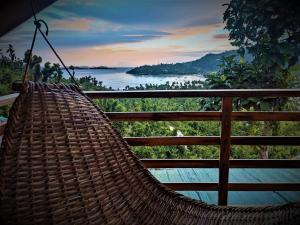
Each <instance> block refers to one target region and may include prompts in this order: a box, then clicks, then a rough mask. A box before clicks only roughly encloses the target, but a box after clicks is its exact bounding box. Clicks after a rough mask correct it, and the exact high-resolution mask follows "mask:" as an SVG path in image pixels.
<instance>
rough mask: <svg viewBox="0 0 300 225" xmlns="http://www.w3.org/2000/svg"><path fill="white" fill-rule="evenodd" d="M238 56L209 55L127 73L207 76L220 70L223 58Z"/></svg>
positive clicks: (147, 66)
mask: <svg viewBox="0 0 300 225" xmlns="http://www.w3.org/2000/svg"><path fill="white" fill-rule="evenodd" d="M233 54H237V52H236V50H229V51H225V52H221V53H208V54H206V55H204V56H203V57H201V58H199V59H196V60H193V61H190V62H184V63H175V64H158V65H144V66H139V67H135V68H133V69H131V70H129V71H127V72H126V73H128V74H133V75H164V74H180V75H185V74H205V73H209V72H214V71H217V70H218V64H219V63H220V60H221V59H222V57H226V56H229V55H233Z"/></svg>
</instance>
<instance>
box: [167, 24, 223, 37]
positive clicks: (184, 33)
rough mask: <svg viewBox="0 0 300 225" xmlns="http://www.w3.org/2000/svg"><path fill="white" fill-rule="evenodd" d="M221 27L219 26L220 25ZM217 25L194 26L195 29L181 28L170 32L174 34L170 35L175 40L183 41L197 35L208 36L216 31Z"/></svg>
mask: <svg viewBox="0 0 300 225" xmlns="http://www.w3.org/2000/svg"><path fill="white" fill-rule="evenodd" d="M218 26H219V24H218ZM216 27H217V26H216V24H211V25H205V26H194V27H186V28H179V29H173V30H170V31H169V32H170V33H172V35H170V38H173V39H183V38H186V37H190V36H196V35H201V34H203V35H207V34H208V33H211V32H212V31H214V30H215V29H216Z"/></svg>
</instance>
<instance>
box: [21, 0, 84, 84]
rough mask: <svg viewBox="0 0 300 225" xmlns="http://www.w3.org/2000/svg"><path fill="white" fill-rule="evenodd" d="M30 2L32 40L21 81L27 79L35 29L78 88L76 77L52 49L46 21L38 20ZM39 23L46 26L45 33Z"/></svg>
mask: <svg viewBox="0 0 300 225" xmlns="http://www.w3.org/2000/svg"><path fill="white" fill-rule="evenodd" d="M30 3H31V9H32V14H33V17H34V25H35V30H34V34H33V38H32V42H31V47H30V50H29V57H28V59H27V62H26V67H25V72H24V74H23V79H22V81H23V83H24V82H25V81H26V80H27V79H28V71H29V65H30V63H31V58H32V50H33V48H34V44H35V40H36V34H37V31H39V32H40V34H41V35H42V37H43V38H44V40H45V41H46V43H47V44H48V45H49V47H50V48H51V50H52V51H53V53H54V54H55V56H56V57H57V58H58V60H59V61H60V63H61V64H62V65H63V67H64V69H65V70H66V71H67V72H68V74H69V76H70V78H71V80H72V81H73V82H74V84H75V85H76V86H77V87H78V88H79V84H78V83H77V81H76V79H75V77H74V74H71V72H70V70H69V69H68V68H67V66H66V65H65V63H64V62H63V61H62V59H61V57H60V56H59V55H58V53H57V52H56V50H55V49H54V47H53V45H52V44H51V43H50V41H49V40H48V38H47V36H48V33H49V29H48V25H47V23H46V22H45V21H44V20H41V19H39V20H38V19H37V18H36V14H35V10H34V7H33V3H32V0H31V1H30ZM41 23H43V24H44V25H45V27H46V32H45V33H44V32H43V31H42V30H41Z"/></svg>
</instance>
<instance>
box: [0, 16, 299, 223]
mask: <svg viewBox="0 0 300 225" xmlns="http://www.w3.org/2000/svg"><path fill="white" fill-rule="evenodd" d="M35 24H36V31H37V29H38V30H40V23H39V21H37V20H36V19H35ZM36 31H35V34H36ZM40 32H41V33H42V31H40ZM42 34H43V33H42ZM43 36H44V35H43ZM34 37H35V35H34ZM34 39H35V38H34ZM33 43H34V41H33ZM48 44H49V43H48ZM32 47H33V45H32ZM31 51H32V48H31ZM59 59H60V58H59ZM63 65H64V64H63ZM26 71H27V69H26ZM25 75H26V72H25ZM24 78H26V76H24ZM0 160H1V161H0V173H1V174H0V224H1V225H7V224H12V225H18V224H43V225H44V224H79V225H83V224H97V225H193V224H195V225H196V224H197V225H198V224H203V225H212V224H213V225H221V224H222V225H223V224H227V225H239V224H241V225H275V224H276V225H279V224H282V225H291V224H295V225H296V224H299V223H298V221H299V220H300V205H299V204H288V205H284V206H278V207H258V208H254V207H252V208H249V207H240V208H239V207H225V206H223V207H222V206H215V205H208V204H206V203H203V202H200V201H196V200H192V199H189V198H186V197H184V196H182V195H180V194H177V193H175V192H173V191H172V190H169V189H168V188H167V187H165V186H164V185H162V184H160V183H159V182H158V181H157V180H156V179H155V178H154V177H153V176H152V175H151V174H150V173H149V172H148V170H147V169H145V168H144V167H143V166H142V165H141V163H140V161H139V160H138V158H137V157H136V156H135V155H134V154H133V153H132V152H131V150H130V148H129V146H128V144H127V143H126V141H125V140H124V139H123V138H122V137H121V136H120V134H119V133H118V132H117V131H116V130H115V129H114V128H113V127H112V125H111V122H110V121H109V119H108V118H107V117H106V116H105V114H104V113H103V112H102V111H101V110H100V109H99V108H97V107H96V106H95V105H94V104H93V102H92V101H91V100H90V99H89V98H87V97H86V96H85V95H84V94H83V93H82V92H81V90H80V89H79V88H78V87H77V86H75V85H69V86H66V85H63V84H59V85H55V84H44V83H38V82H30V81H24V82H23V85H22V86H21V88H20V95H19V97H18V98H17V99H16V101H15V103H14V104H13V106H12V109H11V111H10V118H9V120H8V124H7V126H6V130H5V134H4V138H3V143H2V146H1V152H0Z"/></svg>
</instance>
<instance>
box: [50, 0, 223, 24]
mask: <svg viewBox="0 0 300 225" xmlns="http://www.w3.org/2000/svg"><path fill="white" fill-rule="evenodd" d="M225 2H227V0H214V1H211V0H186V1H182V0H172V1H170V0H151V1H147V0H146V1H145V0H144V1H141V0H130V1H124V0H109V1H107V0H99V1H92V2H89V4H87V3H86V2H85V1H83V0H82V1H76V2H74V1H72V2H71V1H66V0H65V1H62V2H61V3H60V4H54V5H53V7H55V8H56V9H58V10H62V11H64V12H66V13H72V14H74V15H77V17H90V18H96V19H101V20H105V21H110V22H113V23H117V24H123V25H149V26H151V25H155V26H164V25H168V26H170V25H172V26H177V27H178V26H181V27H184V26H195V25H209V24H215V23H219V22H221V20H222V17H220V15H221V14H222V12H223V11H224V9H225V8H224V7H223V6H222V4H223V3H225Z"/></svg>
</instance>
